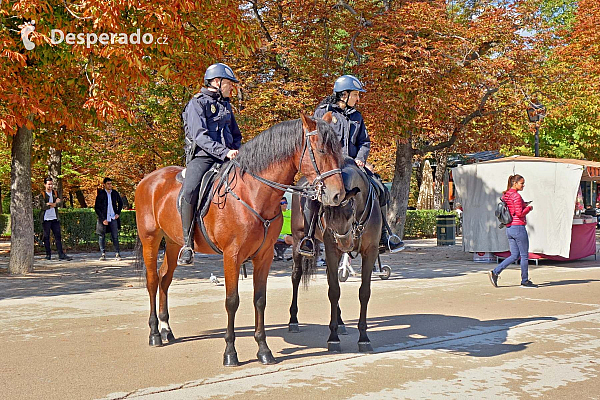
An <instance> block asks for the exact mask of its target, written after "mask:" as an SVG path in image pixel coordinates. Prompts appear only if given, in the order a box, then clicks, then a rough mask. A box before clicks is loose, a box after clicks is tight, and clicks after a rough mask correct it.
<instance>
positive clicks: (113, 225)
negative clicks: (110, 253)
mask: <svg viewBox="0 0 600 400" xmlns="http://www.w3.org/2000/svg"><path fill="white" fill-rule="evenodd" d="M107 231H108V232H110V236H111V239H112V242H113V246H115V253H120V251H119V225H118V223H117V220H116V219H113V220H112V221H110V222H109V223H108V225H106V226H105V229H104V233H102V234H100V235H98V244H99V245H100V252H101V253H102V254H104V253H105V251H106V233H107Z"/></svg>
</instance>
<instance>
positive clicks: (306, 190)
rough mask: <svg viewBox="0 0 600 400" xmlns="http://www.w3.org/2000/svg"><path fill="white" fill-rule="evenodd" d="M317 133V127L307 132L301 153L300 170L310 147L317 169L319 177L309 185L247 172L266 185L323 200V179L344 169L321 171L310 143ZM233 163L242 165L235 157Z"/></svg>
mask: <svg viewBox="0 0 600 400" xmlns="http://www.w3.org/2000/svg"><path fill="white" fill-rule="evenodd" d="M317 134H318V131H317V130H316V129H315V130H314V131H310V132H307V133H306V134H305V140H304V144H303V145H302V154H301V155H300V161H299V163H298V171H300V172H302V160H303V159H304V154H305V153H306V149H308V154H309V156H310V161H311V162H312V165H313V168H314V169H315V173H316V174H317V177H316V178H315V179H314V180H313V181H312V183H310V184H308V185H303V186H295V185H284V184H283V183H279V182H274V181H271V180H269V179H265V178H263V177H262V176H258V175H256V174H254V173H252V172H250V171H246V173H247V174H250V176H252V177H253V178H254V179H256V180H257V181H259V182H262V183H264V184H265V185H267V186H270V187H272V188H275V189H278V190H282V191H284V192H285V191H288V190H290V191H292V192H294V193H297V194H299V195H300V196H303V197H309V198H311V199H312V200H318V201H319V202H321V196H322V194H323V189H324V188H325V184H324V182H323V180H325V179H326V178H328V177H330V176H332V175H336V174H341V173H342V170H341V169H340V168H336V169H332V170H331V171H327V172H325V173H321V171H319V166H318V165H317V161H316V159H315V153H314V151H313V148H312V144H311V143H310V137H311V136H314V135H317ZM232 163H233V164H234V165H236V166H237V167H239V166H240V165H239V163H238V162H237V161H236V160H235V159H233V160H232Z"/></svg>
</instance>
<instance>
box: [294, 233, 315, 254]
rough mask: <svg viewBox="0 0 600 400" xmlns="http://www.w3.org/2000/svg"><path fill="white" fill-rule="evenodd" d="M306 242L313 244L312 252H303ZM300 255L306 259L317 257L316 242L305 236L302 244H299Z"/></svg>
mask: <svg viewBox="0 0 600 400" xmlns="http://www.w3.org/2000/svg"><path fill="white" fill-rule="evenodd" d="M306 242H309V243H312V251H309V250H303V249H302V245H304V244H305V243H306ZM298 253H299V254H300V255H302V256H304V257H314V256H315V241H314V240H313V238H311V237H310V236H304V237H303V238H302V240H301V241H300V243H299V244H298Z"/></svg>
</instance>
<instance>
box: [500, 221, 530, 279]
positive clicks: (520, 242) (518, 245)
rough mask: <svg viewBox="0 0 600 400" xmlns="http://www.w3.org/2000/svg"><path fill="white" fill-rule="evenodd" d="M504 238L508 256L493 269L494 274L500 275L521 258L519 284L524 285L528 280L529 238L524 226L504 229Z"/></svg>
mask: <svg viewBox="0 0 600 400" xmlns="http://www.w3.org/2000/svg"><path fill="white" fill-rule="evenodd" d="M506 237H507V238H508V244H509V246H510V256H509V257H508V258H506V259H505V260H504V261H502V262H501V263H500V265H498V266H497V267H496V268H495V269H494V273H495V274H497V275H500V272H502V271H503V270H504V269H505V268H506V267H508V266H509V265H510V264H512V263H514V262H515V261H517V259H518V258H519V257H521V283H525V282H527V281H528V280H529V236H527V230H526V229H525V225H513V226H509V227H508V228H506Z"/></svg>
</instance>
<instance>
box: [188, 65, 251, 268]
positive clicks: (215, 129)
mask: <svg viewBox="0 0 600 400" xmlns="http://www.w3.org/2000/svg"><path fill="white" fill-rule="evenodd" d="M237 82H239V81H238V80H237V79H236V77H235V75H234V74H233V71H232V70H231V68H229V67H228V66H227V65H225V64H222V63H217V64H213V65H211V66H210V67H208V68H207V69H206V72H205V74H204V85H205V86H206V87H203V88H202V90H201V91H200V93H198V94H196V95H194V97H193V98H192V99H191V100H190V101H189V103H188V104H187V105H186V107H185V110H184V111H183V113H182V115H181V117H182V119H183V128H184V131H185V142H186V144H185V153H186V167H187V170H186V174H185V180H184V182H183V190H182V192H183V193H182V199H181V225H182V229H183V241H184V245H183V247H182V248H181V251H180V252H179V257H178V259H177V264H178V265H190V264H192V263H193V261H194V236H193V232H194V229H193V222H194V206H195V205H196V202H197V201H198V192H199V190H200V183H201V182H202V177H203V176H204V174H205V173H206V172H207V171H208V170H209V169H210V168H211V167H212V166H213V165H214V164H222V163H223V162H224V161H225V160H227V159H233V158H234V157H235V156H236V155H237V153H238V149H239V148H240V146H241V144H242V134H241V133H240V129H239V127H238V125H237V122H236V121H235V117H234V116H233V111H232V110H231V105H230V103H229V95H230V94H231V90H232V89H233V84H234V83H237Z"/></svg>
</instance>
